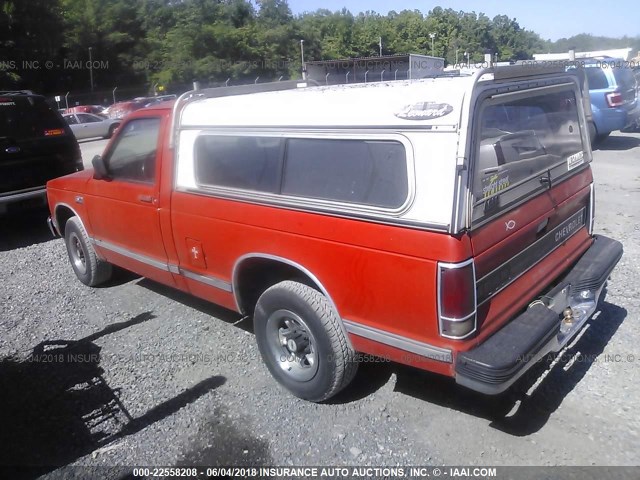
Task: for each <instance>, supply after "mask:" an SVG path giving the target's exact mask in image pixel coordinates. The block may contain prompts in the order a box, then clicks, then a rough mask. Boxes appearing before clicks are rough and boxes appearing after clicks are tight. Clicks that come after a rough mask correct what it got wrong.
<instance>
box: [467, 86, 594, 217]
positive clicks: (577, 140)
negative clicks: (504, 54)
mask: <svg viewBox="0 0 640 480" xmlns="http://www.w3.org/2000/svg"><path fill="white" fill-rule="evenodd" d="M578 108H579V99H577V98H576V95H575V93H574V90H573V89H572V88H571V87H570V86H569V87H568V86H555V87H549V88H543V89H536V90H535V91H528V92H527V91H524V92H521V93H517V94H506V95H495V96H489V97H486V98H485V99H484V100H483V101H482V103H481V105H480V108H479V109H478V113H477V116H478V118H477V124H478V125H479V129H478V132H477V135H476V146H475V164H474V168H473V185H472V194H473V211H472V225H479V224H481V223H483V222H484V221H485V220H487V219H489V218H490V217H493V216H494V215H496V214H499V213H500V212H503V211H505V210H507V209H508V208H510V207H512V206H515V205H517V204H519V203H521V202H522V201H524V200H526V199H527V198H529V197H532V196H534V195H536V194H537V193H539V192H541V191H544V190H546V189H549V188H550V187H551V186H552V185H554V184H555V183H557V182H558V181H560V180H562V179H563V178H564V177H566V176H568V175H570V174H573V173H574V172H575V171H578V170H579V169H580V167H581V166H583V165H584V164H585V163H586V162H587V161H588V158H587V154H586V152H585V147H584V145H585V144H586V142H587V141H588V140H585V139H584V138H583V135H582V132H581V130H580V120H579V115H578V111H579V110H578Z"/></svg>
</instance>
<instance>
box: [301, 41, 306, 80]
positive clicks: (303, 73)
mask: <svg viewBox="0 0 640 480" xmlns="http://www.w3.org/2000/svg"><path fill="white" fill-rule="evenodd" d="M300 59H301V62H302V79H303V80H306V79H307V72H305V71H304V40H300Z"/></svg>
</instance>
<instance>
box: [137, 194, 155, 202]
mask: <svg viewBox="0 0 640 480" xmlns="http://www.w3.org/2000/svg"><path fill="white" fill-rule="evenodd" d="M138 200H140V201H141V202H144V203H153V197H152V196H151V195H139V196H138Z"/></svg>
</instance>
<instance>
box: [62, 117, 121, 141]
mask: <svg viewBox="0 0 640 480" xmlns="http://www.w3.org/2000/svg"><path fill="white" fill-rule="evenodd" d="M63 118H64V119H65V120H66V121H67V123H68V124H69V126H70V127H71V131H72V132H73V134H74V135H75V136H76V138H77V139H78V140H80V139H83V138H93V137H103V138H111V136H112V135H113V133H114V132H115V131H116V130H117V129H118V127H119V126H120V121H119V120H114V119H112V118H104V117H100V116H99V115H94V114H92V113H68V114H66V115H63Z"/></svg>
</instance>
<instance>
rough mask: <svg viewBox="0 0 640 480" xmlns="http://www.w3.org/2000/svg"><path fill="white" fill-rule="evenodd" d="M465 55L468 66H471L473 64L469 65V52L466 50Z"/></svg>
mask: <svg viewBox="0 0 640 480" xmlns="http://www.w3.org/2000/svg"><path fill="white" fill-rule="evenodd" d="M464 56H465V57H467V68H469V67H470V66H471V65H469V52H464Z"/></svg>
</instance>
